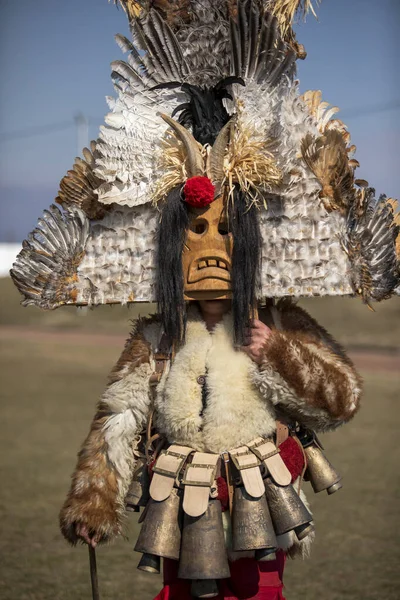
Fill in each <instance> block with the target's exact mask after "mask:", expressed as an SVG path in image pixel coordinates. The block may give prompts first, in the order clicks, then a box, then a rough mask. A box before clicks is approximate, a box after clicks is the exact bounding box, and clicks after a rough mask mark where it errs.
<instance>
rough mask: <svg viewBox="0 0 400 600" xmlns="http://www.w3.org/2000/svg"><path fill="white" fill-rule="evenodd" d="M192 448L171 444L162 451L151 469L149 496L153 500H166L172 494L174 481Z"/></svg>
mask: <svg viewBox="0 0 400 600" xmlns="http://www.w3.org/2000/svg"><path fill="white" fill-rule="evenodd" d="M191 452H193V448H189V447H187V446H177V445H175V444H173V445H172V446H170V447H169V448H168V450H163V451H162V452H161V454H160V456H159V457H158V459H157V462H156V464H155V465H154V467H153V478H152V480H151V484H150V496H151V497H152V498H153V500H158V501H162V500H166V498H168V497H169V495H170V494H171V492H172V488H173V487H174V483H175V479H176V477H177V476H178V474H179V472H180V470H181V469H182V467H183V465H184V464H185V462H186V459H187V457H188V456H189V454H190V453H191Z"/></svg>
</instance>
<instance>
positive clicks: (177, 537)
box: [135, 488, 182, 560]
mask: <svg viewBox="0 0 400 600" xmlns="http://www.w3.org/2000/svg"><path fill="white" fill-rule="evenodd" d="M179 513H180V493H179V490H177V489H176V488H173V489H172V492H171V494H170V496H169V497H168V498H167V499H166V500H163V501H162V502H157V501H156V500H153V499H152V498H151V499H150V501H149V504H148V506H147V508H146V516H145V519H144V521H143V525H142V529H141V530H140V534H139V537H138V540H137V542H136V545H135V550H136V552H142V553H143V554H153V555H155V556H162V557H164V558H172V559H173V560H178V559H179V549H180V544H181V530H182V523H181V522H182V519H181V518H180V514H179Z"/></svg>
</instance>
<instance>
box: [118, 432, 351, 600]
mask: <svg viewBox="0 0 400 600" xmlns="http://www.w3.org/2000/svg"><path fill="white" fill-rule="evenodd" d="M301 442H302V444H303V447H304V452H305V455H306V459H307V471H306V474H305V479H306V480H308V481H310V483H311V485H312V487H313V489H314V491H315V492H316V493H318V492H321V491H323V490H326V491H327V493H328V494H333V493H334V492H336V491H337V490H339V489H340V488H341V487H342V484H341V482H340V479H341V478H340V476H339V475H338V473H337V472H336V471H335V470H334V468H333V467H332V465H331V464H330V462H329V461H328V460H327V458H326V457H325V455H324V454H323V452H322V451H321V448H320V445H319V443H318V442H317V441H316V438H315V436H314V435H309V434H305V435H304V436H303V437H302V438H301ZM264 484H265V495H263V496H262V497H261V498H253V497H252V496H250V495H249V494H248V493H247V492H246V490H245V488H244V487H243V485H240V484H239V485H237V486H236V487H235V489H234V496H233V503H232V504H233V508H232V550H233V551H235V552H241V551H255V558H256V560H259V561H268V560H274V559H275V558H276V555H275V552H276V550H277V546H278V543H277V536H280V535H283V534H285V533H288V532H291V531H294V533H295V535H296V536H297V538H298V540H303V539H304V538H306V537H307V536H308V535H309V534H310V533H311V532H312V531H313V530H314V525H313V523H312V515H311V513H310V512H309V511H308V509H307V508H306V506H305V505H304V503H303V501H302V500H301V498H300V496H299V495H298V494H297V492H296V491H295V489H294V487H293V486H292V485H287V486H281V485H278V484H276V483H275V482H274V481H273V479H272V478H271V477H270V476H268V475H267V476H266V477H265V479H264ZM148 489H149V477H148V471H147V466H146V464H145V462H143V464H142V465H141V468H140V469H139V470H137V471H136V476H135V477H134V480H133V482H132V485H131V487H130V490H129V493H128V497H127V509H128V510H133V511H139V507H144V506H145V507H146V508H145V511H144V512H143V513H142V515H141V518H140V519H139V522H142V523H143V525H142V528H141V531H140V534H139V538H138V540H137V543H136V546H135V550H136V551H137V552H141V553H142V558H141V560H140V562H139V564H138V569H140V570H143V571H147V572H150V573H160V558H161V557H163V558H170V559H173V560H177V561H179V571H178V576H179V578H181V579H190V580H192V585H191V594H192V596H193V597H194V598H213V597H215V596H217V595H218V586H217V582H216V580H218V579H225V578H229V577H230V571H229V563H228V557H227V551H226V546H225V539H224V530H223V521H222V511H221V503H220V501H219V500H218V499H213V498H210V500H209V503H208V508H207V510H206V512H205V513H204V514H203V515H201V516H200V517H191V516H189V515H187V514H185V513H184V512H183V510H182V490H180V489H179V488H176V487H174V488H173V490H172V493H171V495H170V496H169V498H167V499H166V500H163V501H161V502H158V501H155V500H153V499H152V498H150V497H149V492H148Z"/></svg>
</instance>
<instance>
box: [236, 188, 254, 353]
mask: <svg viewBox="0 0 400 600" xmlns="http://www.w3.org/2000/svg"><path fill="white" fill-rule="evenodd" d="M228 217H229V229H230V231H231V232H232V235H233V253H232V271H231V280H232V313H233V324H234V335H235V343H236V344H243V341H244V330H245V328H246V327H248V325H249V321H250V319H251V318H252V317H253V309H254V308H255V307H256V302H257V293H256V292H257V284H258V279H259V272H260V260H261V232H260V226H259V222H258V215H257V207H256V206H254V205H253V206H250V207H249V204H248V202H246V195H245V194H244V193H243V192H242V191H241V190H240V189H239V188H236V189H235V191H234V196H233V200H232V201H231V202H230V203H229V209H228Z"/></svg>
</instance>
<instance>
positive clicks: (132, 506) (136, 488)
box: [125, 459, 150, 512]
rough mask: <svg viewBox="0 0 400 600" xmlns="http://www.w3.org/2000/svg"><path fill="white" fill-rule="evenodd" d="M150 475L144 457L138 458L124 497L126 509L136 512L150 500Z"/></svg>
mask: <svg viewBox="0 0 400 600" xmlns="http://www.w3.org/2000/svg"><path fill="white" fill-rule="evenodd" d="M149 487H150V476H149V472H148V469H147V464H146V460H145V459H139V460H138V462H137V464H136V469H135V472H134V475H133V477H132V482H131V485H130V486H129V490H128V493H127V495H126V498H125V504H126V510H129V511H134V512H138V508H139V507H140V506H146V504H147V503H148V501H149V500H150V495H149Z"/></svg>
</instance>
